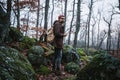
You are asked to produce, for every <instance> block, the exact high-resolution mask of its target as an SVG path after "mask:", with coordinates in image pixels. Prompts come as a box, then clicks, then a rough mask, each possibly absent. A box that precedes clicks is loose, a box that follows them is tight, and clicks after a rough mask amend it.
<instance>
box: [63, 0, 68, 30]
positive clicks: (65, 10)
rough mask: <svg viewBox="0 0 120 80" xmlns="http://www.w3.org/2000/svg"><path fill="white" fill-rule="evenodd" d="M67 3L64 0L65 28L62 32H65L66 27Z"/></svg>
mask: <svg viewBox="0 0 120 80" xmlns="http://www.w3.org/2000/svg"><path fill="white" fill-rule="evenodd" d="M67 2H68V0H65V8H64V15H65V17H66V18H65V26H64V31H65V27H66V19H67Z"/></svg>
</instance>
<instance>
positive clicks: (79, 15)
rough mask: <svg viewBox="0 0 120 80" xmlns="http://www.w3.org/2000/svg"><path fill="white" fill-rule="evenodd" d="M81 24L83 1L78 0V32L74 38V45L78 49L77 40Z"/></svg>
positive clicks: (76, 31)
mask: <svg viewBox="0 0 120 80" xmlns="http://www.w3.org/2000/svg"><path fill="white" fill-rule="evenodd" d="M80 22H81V0H78V2H77V17H76V30H75V36H74V44H73V46H74V47H75V48H76V47H77V38H78V32H79V29H80Z"/></svg>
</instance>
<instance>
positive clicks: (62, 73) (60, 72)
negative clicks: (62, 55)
mask: <svg viewBox="0 0 120 80" xmlns="http://www.w3.org/2000/svg"><path fill="white" fill-rule="evenodd" d="M55 74H56V75H57V76H61V75H65V72H63V71H56V73H55Z"/></svg>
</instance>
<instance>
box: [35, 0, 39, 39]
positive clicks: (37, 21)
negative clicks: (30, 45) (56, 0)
mask: <svg viewBox="0 0 120 80" xmlns="http://www.w3.org/2000/svg"><path fill="white" fill-rule="evenodd" d="M39 14H40V0H38V8H37V19H36V27H37V30H36V39H38V25H39Z"/></svg>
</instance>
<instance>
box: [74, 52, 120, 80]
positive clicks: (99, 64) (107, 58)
mask: <svg viewBox="0 0 120 80" xmlns="http://www.w3.org/2000/svg"><path fill="white" fill-rule="evenodd" d="M119 75H120V60H119V59H117V58H114V57H112V56H111V55H109V54H107V53H101V54H97V55H95V56H94V58H93V60H92V61H91V62H90V63H89V64H88V65H86V66H85V67H84V68H83V69H82V70H81V71H80V72H79V73H78V75H77V79H76V80H120V76H119Z"/></svg>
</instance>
